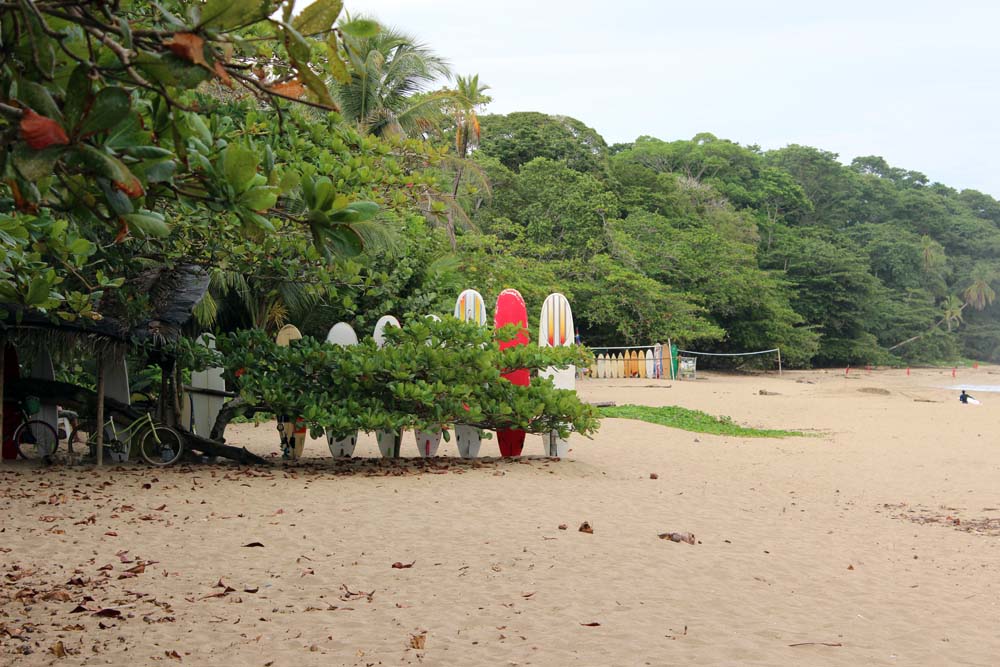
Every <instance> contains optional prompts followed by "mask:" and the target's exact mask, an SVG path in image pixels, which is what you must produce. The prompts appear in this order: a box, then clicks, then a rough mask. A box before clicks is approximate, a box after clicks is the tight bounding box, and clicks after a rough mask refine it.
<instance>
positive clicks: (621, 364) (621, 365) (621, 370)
mask: <svg viewBox="0 0 1000 667" xmlns="http://www.w3.org/2000/svg"><path fill="white" fill-rule="evenodd" d="M615 377H616V378H623V377H626V376H625V355H624V354H620V355H618V358H617V359H616V360H615Z"/></svg>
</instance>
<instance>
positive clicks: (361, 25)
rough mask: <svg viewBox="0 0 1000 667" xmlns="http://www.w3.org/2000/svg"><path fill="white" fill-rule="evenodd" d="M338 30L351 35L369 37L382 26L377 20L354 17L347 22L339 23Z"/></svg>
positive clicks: (360, 37)
mask: <svg viewBox="0 0 1000 667" xmlns="http://www.w3.org/2000/svg"><path fill="white" fill-rule="evenodd" d="M340 30H341V32H343V33H344V34H345V35H350V36H351V37H357V38H358V39H370V38H372V37H374V36H375V35H377V34H378V33H379V32H380V31H381V30H382V26H380V25H379V24H378V22H377V21H372V20H371V19H354V20H353V21H348V22H347V23H341V24H340Z"/></svg>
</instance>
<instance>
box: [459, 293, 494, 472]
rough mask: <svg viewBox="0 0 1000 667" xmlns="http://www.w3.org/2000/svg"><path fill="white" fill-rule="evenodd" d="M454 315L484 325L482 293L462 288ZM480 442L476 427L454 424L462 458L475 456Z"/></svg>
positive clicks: (465, 320)
mask: <svg viewBox="0 0 1000 667" xmlns="http://www.w3.org/2000/svg"><path fill="white" fill-rule="evenodd" d="M455 317H456V318H458V319H459V320H461V321H463V322H472V323H474V324H477V325H479V326H481V327H484V326H486V302H485V301H484V300H483V295H482V294H480V293H479V292H477V291H476V290H474V289H467V290H464V291H463V292H462V293H461V294H459V295H458V299H456V300H455ZM482 443H483V440H482V434H481V433H480V432H479V428H478V427H476V426H472V425H471V424H459V423H456V424H455V445H456V446H457V447H458V454H459V456H461V457H462V458H463V459H474V458H477V457H478V456H479V448H480V447H481V446H482Z"/></svg>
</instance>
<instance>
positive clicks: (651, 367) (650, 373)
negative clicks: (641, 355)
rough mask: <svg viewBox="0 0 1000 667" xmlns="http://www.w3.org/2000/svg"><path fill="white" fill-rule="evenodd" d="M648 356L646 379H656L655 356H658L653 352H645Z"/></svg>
mask: <svg viewBox="0 0 1000 667" xmlns="http://www.w3.org/2000/svg"><path fill="white" fill-rule="evenodd" d="M644 352H645V354H646V377H648V378H655V377H656V359H655V358H654V355H655V354H656V353H655V352H654V351H653V350H644Z"/></svg>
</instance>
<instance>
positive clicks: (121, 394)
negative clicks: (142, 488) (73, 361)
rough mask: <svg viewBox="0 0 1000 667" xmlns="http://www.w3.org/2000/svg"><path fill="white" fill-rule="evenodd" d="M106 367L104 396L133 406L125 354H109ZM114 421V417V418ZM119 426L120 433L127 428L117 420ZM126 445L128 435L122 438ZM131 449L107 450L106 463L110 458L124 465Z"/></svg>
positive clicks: (105, 362)
mask: <svg viewBox="0 0 1000 667" xmlns="http://www.w3.org/2000/svg"><path fill="white" fill-rule="evenodd" d="M102 365H103V366H104V395H105V396H108V397H110V398H113V399H115V400H116V401H118V402H120V403H124V404H125V405H131V404H132V392H131V391H130V389H129V384H128V365H127V364H126V363H125V355H124V353H123V354H121V355H120V356H119V355H117V354H113V353H112V354H108V355H105V356H104V357H103V364H102ZM112 419H114V417H112ZM115 421H116V424H117V429H118V431H119V432H121V431H122V430H124V429H125V428H126V425H125V424H124V423H122V422H120V421H118V420H115ZM120 437H121V438H122V440H123V441H125V445H128V444H129V443H128V440H129V437H128V435H127V434H124V435H121V436H120ZM128 453H129V447H127V446H126V447H125V448H124V449H122V450H113V451H112V450H108V449H105V459H104V460H105V461H107V460H108V457H109V456H110V458H111V461H113V462H115V463H124V462H125V461H128Z"/></svg>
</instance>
